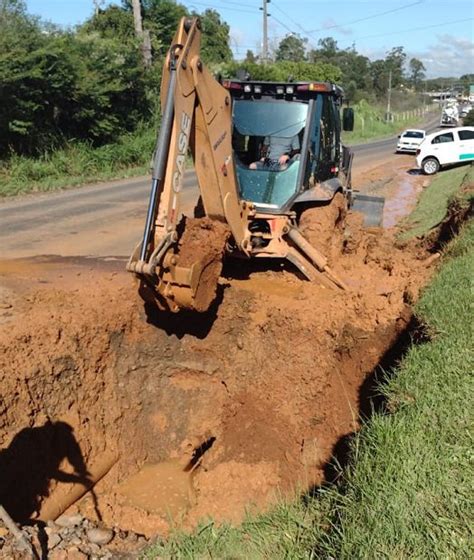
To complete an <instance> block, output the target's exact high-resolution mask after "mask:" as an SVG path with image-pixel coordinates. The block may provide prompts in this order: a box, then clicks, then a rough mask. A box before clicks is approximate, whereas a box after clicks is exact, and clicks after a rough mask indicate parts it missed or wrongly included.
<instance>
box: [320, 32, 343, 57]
mask: <svg viewBox="0 0 474 560" xmlns="http://www.w3.org/2000/svg"><path fill="white" fill-rule="evenodd" d="M318 45H319V49H318V53H319V54H320V55H321V56H322V57H323V58H334V56H335V55H336V54H337V52H338V50H339V49H338V47H337V41H336V40H335V39H333V38H332V37H324V39H319V41H318Z"/></svg>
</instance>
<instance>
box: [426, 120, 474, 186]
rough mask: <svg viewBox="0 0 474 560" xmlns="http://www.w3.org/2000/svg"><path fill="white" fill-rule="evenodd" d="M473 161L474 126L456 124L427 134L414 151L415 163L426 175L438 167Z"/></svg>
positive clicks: (434, 171)
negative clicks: (447, 128) (456, 125)
mask: <svg viewBox="0 0 474 560" xmlns="http://www.w3.org/2000/svg"><path fill="white" fill-rule="evenodd" d="M464 161H466V162H467V161H474V126H458V127H456V128H451V129H449V130H443V131H442V132H440V131H438V132H434V133H433V134H430V135H428V136H427V137H426V138H425V139H424V140H423V142H422V144H421V145H420V147H419V148H418V150H417V151H416V164H417V165H418V167H420V168H421V169H422V170H423V172H424V173H426V175H433V174H434V173H437V172H438V170H439V168H440V167H443V166H445V165H452V164H455V163H461V162H464Z"/></svg>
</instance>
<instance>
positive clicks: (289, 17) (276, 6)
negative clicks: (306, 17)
mask: <svg viewBox="0 0 474 560" xmlns="http://www.w3.org/2000/svg"><path fill="white" fill-rule="evenodd" d="M272 6H273V7H274V8H276V9H277V10H278V11H279V12H280V13H282V14H283V15H284V16H285V17H287V18H288V19H289V20H290V21H291V22H292V23H294V24H295V25H296V27H299V28H300V29H301V31H303V33H304V34H305V35H306V34H307V33H306V30H305V29H303V27H301V25H300V24H299V23H298V22H297V21H295V20H294V19H293V18H292V17H291V16H290V15H289V14H287V13H286V12H285V11H284V10H282V9H281V8H280V7H279V6H278V5H277V4H275V2H273V4H272Z"/></svg>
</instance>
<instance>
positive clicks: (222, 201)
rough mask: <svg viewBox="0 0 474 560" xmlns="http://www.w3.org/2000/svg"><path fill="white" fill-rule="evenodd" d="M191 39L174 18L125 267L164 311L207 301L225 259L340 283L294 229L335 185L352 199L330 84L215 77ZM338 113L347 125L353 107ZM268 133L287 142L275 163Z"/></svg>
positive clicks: (195, 24)
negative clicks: (136, 227)
mask: <svg viewBox="0 0 474 560" xmlns="http://www.w3.org/2000/svg"><path fill="white" fill-rule="evenodd" d="M200 40H201V30H200V22H199V19H198V18H193V19H186V18H183V19H182V20H181V23H180V25H179V28H178V30H177V32H176V34H175V36H174V40H173V43H172V46H171V48H170V49H169V52H168V55H167V57H166V60H165V63H164V69H163V77H162V85H161V105H162V122H161V127H160V131H159V135H158V139H157V144H156V149H155V154H154V160H153V171H152V187H151V193H150V201H149V207H148V213H147V217H146V224H145V230H144V234H143V239H142V241H141V242H140V243H139V245H138V246H137V247H136V249H135V251H134V252H133V254H132V256H131V258H130V260H129V262H128V265H127V270H129V271H130V272H132V273H134V274H136V275H137V276H138V277H139V279H140V282H141V286H142V289H143V291H144V292H147V293H148V295H150V294H152V296H153V298H154V301H155V302H156V304H157V305H158V306H159V307H160V308H162V309H167V310H171V311H178V310H179V309H181V308H188V309H194V310H196V311H200V312H202V311H205V310H207V309H208V307H209V306H210V304H211V303H212V301H213V299H214V297H215V291H216V287H217V282H218V278H219V275H220V272H221V268H222V260H223V258H224V256H225V255H230V256H238V257H243V258H276V259H287V260H289V261H290V262H291V263H293V265H295V266H296V267H297V268H298V269H299V270H300V272H301V273H302V274H303V275H304V276H305V277H306V278H308V279H309V280H312V281H314V280H317V281H320V282H323V283H326V284H329V285H331V286H332V287H335V289H345V285H344V282H343V280H342V279H340V278H338V277H337V276H336V275H335V274H333V272H332V271H331V270H330V268H329V266H328V262H327V259H326V258H325V256H324V255H323V254H321V253H320V252H319V251H318V248H317V246H313V245H312V244H310V243H309V242H308V240H307V239H305V237H304V236H303V234H302V233H301V231H300V229H299V227H298V224H299V217H300V215H301V211H302V209H308V208H315V209H316V210H318V209H320V208H321V207H324V206H327V205H328V204H331V201H332V200H333V199H334V197H335V196H336V194H337V193H342V196H343V197H344V200H345V202H346V203H347V205H349V206H350V205H351V203H352V200H353V194H352V189H351V183H350V171H351V164H352V152H351V151H350V150H349V149H347V148H346V147H344V146H342V143H341V138H340V135H341V118H340V113H341V104H342V94H343V92H342V90H341V88H339V87H338V86H336V85H335V84H331V83H323V82H286V83H280V82H278V83H276V82H262V81H252V80H224V81H220V82H219V81H218V80H216V79H215V78H214V77H213V76H212V74H211V73H210V72H209V70H208V69H207V68H206V67H205V65H204V64H203V63H202V61H201V59H200V56H199V52H200ZM342 121H343V127H342V128H344V130H351V129H352V126H353V113H352V109H349V108H345V109H344V111H343V118H342ZM274 139H276V144H277V145H279V146H280V147H281V146H285V145H289V144H290V143H292V147H293V148H296V149H292V150H287V152H288V153H285V154H284V155H285V157H284V158H283V159H282V160H281V162H282V163H280V162H279V161H275V160H273V161H272V160H271V159H270V158H269V157H268V151H267V152H265V150H268V146H269V145H270V146H271V144H272V141H274ZM271 149H272V148H271V147H270V150H271ZM188 151H190V152H191V155H192V158H193V161H194V168H195V171H196V176H197V181H198V187H199V191H200V201H199V204H198V207H199V208H198V210H200V217H197V218H194V219H193V218H184V217H183V216H182V212H181V209H180V199H181V196H182V186H183V175H184V165H185V160H186V158H187V154H188ZM338 196H339V198H340V197H341V195H338Z"/></svg>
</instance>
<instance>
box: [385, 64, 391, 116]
mask: <svg viewBox="0 0 474 560" xmlns="http://www.w3.org/2000/svg"><path fill="white" fill-rule="evenodd" d="M391 100H392V70H389V73H388V92H387V112H386V113H385V121H386V122H391V121H392V114H391V112H390V101H391Z"/></svg>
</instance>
